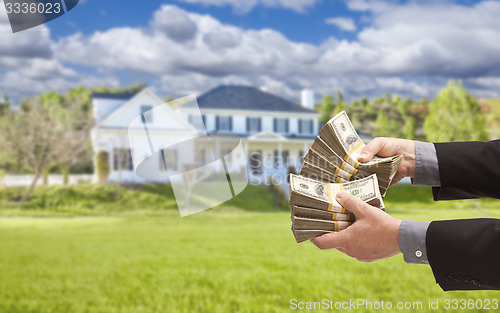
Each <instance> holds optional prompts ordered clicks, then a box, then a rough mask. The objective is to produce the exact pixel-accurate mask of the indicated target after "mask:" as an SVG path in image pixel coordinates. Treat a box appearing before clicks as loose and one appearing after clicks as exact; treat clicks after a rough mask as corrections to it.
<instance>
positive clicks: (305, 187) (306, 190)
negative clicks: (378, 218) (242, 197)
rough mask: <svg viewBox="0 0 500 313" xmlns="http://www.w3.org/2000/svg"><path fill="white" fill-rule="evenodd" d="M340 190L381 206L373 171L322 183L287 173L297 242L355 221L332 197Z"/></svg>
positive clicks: (339, 228) (382, 207)
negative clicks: (335, 181) (350, 178)
mask: <svg viewBox="0 0 500 313" xmlns="http://www.w3.org/2000/svg"><path fill="white" fill-rule="evenodd" d="M340 191H344V192H347V193H350V194H351V195H354V196H356V197H358V198H360V199H361V200H363V201H365V202H366V203H368V204H371V205H373V206H375V207H378V208H380V209H382V210H383V209H384V202H383V200H382V195H381V194H380V189H379V186H378V180H377V175H375V174H374V175H370V176H368V177H366V178H362V179H358V180H355V181H350V182H345V183H325V182H323V181H319V180H314V179H311V178H307V177H304V176H299V175H294V174H291V175H290V198H289V203H290V206H291V217H292V232H293V234H294V236H295V240H296V241H297V242H302V241H306V240H309V239H311V238H314V237H316V236H320V235H322V234H326V233H329V232H336V231H339V230H342V229H345V228H347V227H348V226H349V225H351V224H352V223H353V222H354V219H355V217H354V215H353V214H352V213H351V212H349V211H346V210H345V209H344V208H343V207H342V206H341V205H340V204H339V203H338V202H337V200H336V199H335V195H336V194H337V193H338V192H340Z"/></svg>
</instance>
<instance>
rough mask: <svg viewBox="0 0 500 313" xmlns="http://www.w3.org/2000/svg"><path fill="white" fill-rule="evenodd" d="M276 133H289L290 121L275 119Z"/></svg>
mask: <svg viewBox="0 0 500 313" xmlns="http://www.w3.org/2000/svg"><path fill="white" fill-rule="evenodd" d="M274 132H276V133H281V134H285V133H288V119H286V118H275V119H274Z"/></svg>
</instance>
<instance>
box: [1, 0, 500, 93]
mask: <svg viewBox="0 0 500 313" xmlns="http://www.w3.org/2000/svg"><path fill="white" fill-rule="evenodd" d="M498 16H500V2H498V1H467V0H463V1H451V0H450V1H446V0H437V1H436V0H435V1H430V0H428V1H383V0H337V1H326V0H247V1H241V0H175V1H155V0H148V1H117V0H106V1H102V0H85V1H81V2H80V4H79V5H78V6H77V7H76V8H75V9H73V10H72V11H70V12H69V13H67V14H66V15H64V16H62V17H60V18H58V19H56V20H53V21H51V22H49V23H48V24H45V25H43V26H39V27H36V28H33V29H31V30H28V31H24V32H21V33H16V34H12V33H11V32H10V27H9V25H8V20H7V17H6V13H5V9H4V8H3V4H2V5H1V6H0V90H2V91H6V92H7V93H8V94H9V95H10V96H11V98H14V99H20V98H22V97H28V96H32V95H34V94H37V93H40V92H43V91H46V90H51V89H53V90H58V91H64V90H67V89H69V88H72V87H74V86H77V85H85V86H88V87H95V86H99V85H107V86H121V85H126V84H129V83H131V82H135V81H144V82H147V83H148V84H150V86H151V88H153V89H154V90H156V91H157V92H158V93H159V94H160V95H162V96H174V97H180V96H184V95H187V94H190V93H196V94H200V93H203V92H206V91H207V90H209V89H211V88H214V87H216V86H217V85H220V84H242V85H252V86H256V87H259V88H264V89H266V90H268V91H270V92H273V93H275V94H278V95H281V96H283V97H286V98H289V99H292V100H294V99H295V100H296V101H298V95H299V92H300V90H301V89H302V88H312V89H314V90H315V91H316V95H317V101H320V100H321V96H322V95H323V94H325V93H336V91H337V90H340V91H342V92H343V93H344V95H345V97H346V98H347V99H349V100H354V99H357V98H359V97H361V96H365V95H366V96H369V97H374V96H379V95H383V94H385V93H386V92H390V93H393V94H399V95H401V96H404V97H406V96H411V97H414V98H420V97H428V98H430V97H433V96H434V95H435V94H436V92H437V91H438V90H439V89H440V88H442V87H443V86H444V85H446V82H447V81H448V80H450V79H455V80H458V79H459V80H462V81H463V82H464V84H465V85H466V86H467V87H468V88H469V89H470V90H471V92H472V94H473V95H475V96H478V97H498V96H500V44H499V43H500V19H498Z"/></svg>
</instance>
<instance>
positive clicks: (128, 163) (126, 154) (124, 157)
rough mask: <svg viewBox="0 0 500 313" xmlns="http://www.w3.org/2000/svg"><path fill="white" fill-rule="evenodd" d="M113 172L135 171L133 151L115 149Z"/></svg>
mask: <svg viewBox="0 0 500 313" xmlns="http://www.w3.org/2000/svg"><path fill="white" fill-rule="evenodd" d="M113 170H115V171H120V170H128V171H133V170H134V163H133V162H132V151H131V150H130V149H117V148H115V149H113Z"/></svg>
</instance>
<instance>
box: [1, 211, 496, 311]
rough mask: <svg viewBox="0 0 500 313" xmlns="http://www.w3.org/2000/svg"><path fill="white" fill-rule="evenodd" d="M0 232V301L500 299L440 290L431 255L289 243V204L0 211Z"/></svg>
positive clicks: (9, 304) (140, 303)
mask: <svg viewBox="0 0 500 313" xmlns="http://www.w3.org/2000/svg"><path fill="white" fill-rule="evenodd" d="M488 212H489V215H490V216H495V217H500V210H488ZM390 213H391V214H394V215H395V216H397V217H399V218H410V219H434V218H443V217H447V218H451V217H454V218H467V217H474V216H477V215H478V212H476V210H468V209H460V210H452V209H449V208H448V209H445V208H436V209H434V210H431V209H421V210H419V211H418V212H417V213H402V212H401V213H399V212H398V213H394V212H390ZM0 238H2V240H1V241H0V269H1V273H2V275H0V312H9V313H17V312H19V313H30V312H76V313H79V312H82V313H83V312H106V313H112V312H168V313H173V312H197V313H202V312H217V313H222V312H288V311H290V310H289V306H290V300H291V299H297V300H298V301H304V302H305V301H322V299H331V300H334V301H349V299H353V300H356V299H366V300H368V301H371V302H377V301H381V300H383V301H384V302H387V301H391V302H394V303H396V302H398V301H421V302H423V305H424V306H426V305H427V302H428V299H433V300H435V299H438V300H439V301H440V302H441V303H442V302H443V301H444V299H453V298H457V299H469V298H471V299H487V298H488V299H498V293H497V292H493V291H479V292H448V293H444V292H443V291H441V289H440V288H439V287H438V286H437V285H436V284H435V282H434V278H433V276H432V273H431V269H430V268H429V267H428V266H425V265H409V264H405V263H404V261H403V260H402V256H396V257H393V258H390V259H387V260H383V261H379V262H375V263H369V264H366V263H359V262H357V261H355V260H353V259H350V258H348V257H346V256H345V255H342V254H341V253H339V252H336V251H320V250H318V249H316V248H315V247H314V246H313V245H312V244H310V243H303V244H296V243H295V242H294V240H293V237H292V234H291V232H290V217H289V215H288V214H287V213H235V214H209V213H202V214H199V215H194V216H190V217H186V218H180V217H174V216H163V217H157V218H154V217H135V218H130V217H107V218H106V217H98V218H88V217H79V218H70V219H68V218H43V219H40V218H3V219H0ZM368 311H369V310H365V309H364V308H359V309H358V310H355V312H368ZM425 311H427V310H423V312H425ZM439 312H446V310H442V309H441V310H439ZM450 312H451V311H450Z"/></svg>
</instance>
